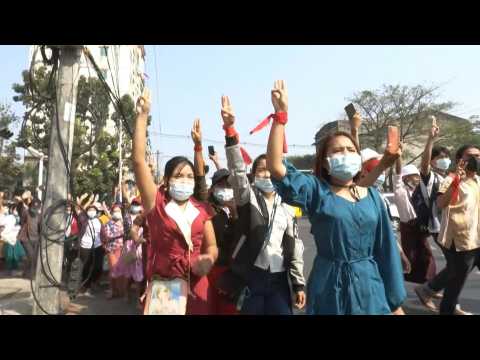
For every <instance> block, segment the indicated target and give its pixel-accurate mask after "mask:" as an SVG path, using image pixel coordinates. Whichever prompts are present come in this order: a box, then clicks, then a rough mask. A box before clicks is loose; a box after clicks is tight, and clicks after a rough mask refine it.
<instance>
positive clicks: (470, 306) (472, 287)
mask: <svg viewBox="0 0 480 360" xmlns="http://www.w3.org/2000/svg"><path fill="white" fill-rule="evenodd" d="M299 233H300V238H301V239H302V240H303V241H304V245H305V252H304V261H305V269H304V272H305V278H306V279H308V276H309V274H310V271H311V270H312V265H313V260H314V258H315V254H316V248H315V243H314V240H313V236H312V235H311V234H310V223H309V221H308V220H307V219H305V218H303V219H301V220H300V221H299ZM431 244H432V248H433V253H434V256H435V261H436V264H437V271H439V270H441V269H443V268H444V267H445V260H444V258H443V254H442V252H441V250H440V249H439V248H438V246H436V245H435V244H434V242H433V240H432V241H431ZM405 286H406V288H407V293H408V298H407V301H406V302H405V304H404V307H405V312H406V313H408V314H412V315H421V314H422V315H431V314H434V313H432V312H430V311H428V310H427V309H425V308H424V307H423V306H422V305H421V303H420V301H419V300H418V298H417V296H416V294H415V293H414V291H413V288H414V286H415V284H412V283H406V284H405ZM460 304H461V305H462V308H463V309H465V310H466V311H470V312H473V313H475V314H480V271H478V268H475V269H474V270H473V272H472V273H471V274H470V276H469V277H468V279H467V283H466V285H465V288H464V289H463V291H462V294H461V295H460ZM437 305H439V304H438V303H437ZM298 313H299V314H302V313H303V312H298Z"/></svg>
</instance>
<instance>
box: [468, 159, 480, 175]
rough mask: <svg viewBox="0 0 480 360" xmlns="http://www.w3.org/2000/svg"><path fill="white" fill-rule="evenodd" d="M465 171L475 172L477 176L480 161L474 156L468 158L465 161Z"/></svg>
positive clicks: (479, 169) (479, 170)
mask: <svg viewBox="0 0 480 360" xmlns="http://www.w3.org/2000/svg"><path fill="white" fill-rule="evenodd" d="M465 170H467V171H471V172H475V173H476V174H477V175H479V174H480V159H478V158H476V157H475V156H470V157H469V158H468V160H467V166H466V167H465Z"/></svg>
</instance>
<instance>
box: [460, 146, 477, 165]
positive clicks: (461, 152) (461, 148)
mask: <svg viewBox="0 0 480 360" xmlns="http://www.w3.org/2000/svg"><path fill="white" fill-rule="evenodd" d="M469 149H478V150H480V147H478V146H477V145H473V144H468V145H463V146H462V147H460V149H458V150H457V153H456V154H455V159H456V160H457V161H458V160H460V159H461V158H462V157H463V153H464V152H465V151H467V150H469Z"/></svg>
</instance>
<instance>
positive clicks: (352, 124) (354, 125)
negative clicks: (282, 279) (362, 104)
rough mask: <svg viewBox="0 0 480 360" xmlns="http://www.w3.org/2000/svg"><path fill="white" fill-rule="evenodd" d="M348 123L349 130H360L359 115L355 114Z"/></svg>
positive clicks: (360, 119)
mask: <svg viewBox="0 0 480 360" xmlns="http://www.w3.org/2000/svg"><path fill="white" fill-rule="evenodd" d="M349 121H350V128H352V129H355V130H357V131H358V129H360V126H361V125H362V117H361V116H360V114H359V113H355V115H353V116H352V118H351V119H349Z"/></svg>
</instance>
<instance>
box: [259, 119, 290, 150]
mask: <svg viewBox="0 0 480 360" xmlns="http://www.w3.org/2000/svg"><path fill="white" fill-rule="evenodd" d="M271 119H273V120H274V121H276V122H278V123H280V124H282V125H285V124H286V123H287V121H288V116H287V113H286V112H278V113H276V114H270V115H268V116H267V117H266V118H265V119H263V120H262V121H261V122H260V123H259V124H258V125H257V126H256V127H255V128H253V129H252V130H251V131H250V135H252V134H254V133H256V132H258V131H260V130H262V129H263V128H265V127H266V126H267V125H268V124H270V120H271ZM287 152H288V145H287V137H286V135H285V129H284V130H283V153H284V154H286V153H287Z"/></svg>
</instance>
